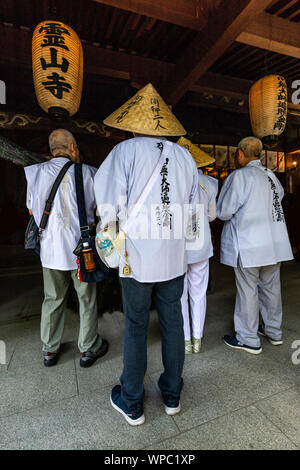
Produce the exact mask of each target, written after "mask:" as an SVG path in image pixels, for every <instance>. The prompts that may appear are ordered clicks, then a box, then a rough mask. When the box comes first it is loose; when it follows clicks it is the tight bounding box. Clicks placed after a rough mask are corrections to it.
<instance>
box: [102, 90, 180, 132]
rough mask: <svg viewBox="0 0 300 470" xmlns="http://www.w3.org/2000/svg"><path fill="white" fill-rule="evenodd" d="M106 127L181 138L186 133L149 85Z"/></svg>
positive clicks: (117, 111) (114, 114)
mask: <svg viewBox="0 0 300 470" xmlns="http://www.w3.org/2000/svg"><path fill="white" fill-rule="evenodd" d="M103 122H104V124H105V125H106V126H111V127H115V128H116V129H122V130H123V131H129V132H137V133H139V134H146V135H160V136H180V135H185V134H186V131H185V129H184V128H183V126H182V125H181V124H180V122H179V121H178V119H177V118H176V117H175V116H174V114H173V113H172V111H171V110H170V108H169V107H168V105H167V104H166V103H165V102H164V100H163V99H162V97H161V96H160V95H159V93H158V92H157V91H156V90H155V88H154V86H153V85H152V84H151V83H149V84H148V85H146V86H145V87H144V88H142V89H141V90H139V91H138V92H137V93H136V94H135V95H134V96H133V97H132V98H130V99H129V100H128V101H126V103H125V104H123V105H122V106H121V107H120V108H118V109H117V110H116V111H114V112H113V113H112V114H111V115H110V116H108V117H107V118H106V119H105V120H104V121H103Z"/></svg>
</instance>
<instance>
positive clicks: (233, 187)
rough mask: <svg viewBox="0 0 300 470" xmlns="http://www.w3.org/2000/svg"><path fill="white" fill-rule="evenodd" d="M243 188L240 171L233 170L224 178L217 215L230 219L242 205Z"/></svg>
mask: <svg viewBox="0 0 300 470" xmlns="http://www.w3.org/2000/svg"><path fill="white" fill-rule="evenodd" d="M243 188H244V182H243V181H242V176H241V172H240V171H239V170H237V171H234V172H233V173H231V175H229V176H228V178H227V179H226V181H225V183H224V186H223V188H222V190H221V193H220V196H219V199H218V203H217V217H218V218H219V219H221V220H230V219H231V218H232V217H233V216H234V215H235V214H236V212H237V211H238V210H239V208H240V207H241V206H242V205H243Z"/></svg>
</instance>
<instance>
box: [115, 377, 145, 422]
mask: <svg viewBox="0 0 300 470" xmlns="http://www.w3.org/2000/svg"><path fill="white" fill-rule="evenodd" d="M110 403H111V406H112V407H113V408H114V409H115V410H117V411H118V412H119V413H121V414H122V415H123V416H124V418H125V419H126V421H127V423H129V424H130V425H131V426H139V425H140V424H143V423H144V422H145V416H144V413H143V407H142V406H139V407H137V408H136V409H135V410H131V411H129V410H128V409H127V408H126V406H125V403H124V402H123V400H122V397H121V385H115V386H114V388H113V389H112V391H111V395H110Z"/></svg>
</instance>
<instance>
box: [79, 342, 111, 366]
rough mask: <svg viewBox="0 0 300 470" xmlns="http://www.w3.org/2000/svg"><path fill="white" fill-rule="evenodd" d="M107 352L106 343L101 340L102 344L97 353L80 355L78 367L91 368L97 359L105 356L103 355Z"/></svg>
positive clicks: (89, 352) (90, 352) (88, 352)
mask: <svg viewBox="0 0 300 470" xmlns="http://www.w3.org/2000/svg"><path fill="white" fill-rule="evenodd" d="M107 351H108V341H106V339H104V338H102V344H101V346H100V348H99V349H98V351H96V352H92V351H87V352H84V353H82V355H81V358H80V366H81V367H91V366H92V365H93V364H94V362H95V361H97V359H99V357H102V356H105V354H106V353H107Z"/></svg>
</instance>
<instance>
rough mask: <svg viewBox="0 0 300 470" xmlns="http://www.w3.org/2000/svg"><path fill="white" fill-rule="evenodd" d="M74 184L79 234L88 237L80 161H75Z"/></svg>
mask: <svg viewBox="0 0 300 470" xmlns="http://www.w3.org/2000/svg"><path fill="white" fill-rule="evenodd" d="M75 185H76V197H77V206H78V216H79V223H80V232H81V236H82V238H89V236H90V232H89V226H88V223H87V217H86V209H85V198H84V187H83V176H82V163H75Z"/></svg>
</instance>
